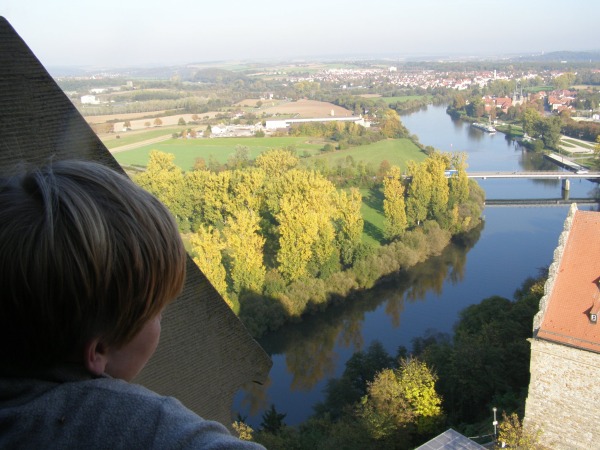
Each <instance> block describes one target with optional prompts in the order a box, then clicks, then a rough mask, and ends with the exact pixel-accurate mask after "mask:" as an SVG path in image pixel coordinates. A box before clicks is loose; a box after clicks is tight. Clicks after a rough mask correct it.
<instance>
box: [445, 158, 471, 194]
mask: <svg viewBox="0 0 600 450" xmlns="http://www.w3.org/2000/svg"><path fill="white" fill-rule="evenodd" d="M452 167H453V168H454V170H456V173H453V174H452V175H451V176H450V179H449V180H448V187H449V198H448V204H449V206H454V205H460V204H462V203H464V202H466V201H467V200H468V199H469V177H468V176H467V154H466V153H464V152H457V153H454V154H453V155H452Z"/></svg>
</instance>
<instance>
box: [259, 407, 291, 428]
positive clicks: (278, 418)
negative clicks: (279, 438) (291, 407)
mask: <svg viewBox="0 0 600 450" xmlns="http://www.w3.org/2000/svg"><path fill="white" fill-rule="evenodd" d="M286 415H287V414H282V413H278V412H277V410H276V409H275V405H273V404H271V408H269V409H268V410H267V411H265V413H264V414H263V415H262V422H261V423H260V428H261V430H263V431H266V432H267V433H271V434H277V433H279V432H280V431H281V430H282V429H283V428H284V427H285V423H284V422H283V419H285V416H286Z"/></svg>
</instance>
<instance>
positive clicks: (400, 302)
mask: <svg viewBox="0 0 600 450" xmlns="http://www.w3.org/2000/svg"><path fill="white" fill-rule="evenodd" d="M483 227H484V225H483V222H482V224H481V225H480V226H479V227H477V228H476V229H474V230H473V231H472V232H471V233H469V234H468V235H467V236H464V238H463V239H461V241H460V242H456V243H452V244H451V245H449V246H447V247H446V248H445V249H444V251H443V252H442V254H440V255H439V256H436V257H433V258H430V259H428V260H427V261H426V262H424V263H420V264H417V265H416V266H414V267H412V268H411V269H410V270H408V271H402V272H400V273H398V274H395V275H393V276H390V277H388V278H386V279H385V280H382V281H381V282H380V283H379V284H378V285H377V286H376V287H375V288H373V289H370V290H367V291H363V292H358V293H355V294H353V295H352V296H350V297H348V298H346V299H345V300H344V301H343V302H340V303H338V304H336V305H334V306H332V307H330V308H328V309H327V310H326V311H325V312H321V313H318V314H316V315H314V316H311V317H308V318H305V319H304V320H303V321H302V322H301V323H296V324H290V325H287V326H285V327H284V328H283V329H282V330H280V331H278V332H277V333H272V334H270V335H267V336H265V337H264V338H263V339H261V340H260V343H261V345H262V346H263V348H264V349H265V350H266V351H267V353H269V354H270V355H282V357H283V359H284V361H285V370H286V372H287V374H288V375H289V376H290V377H291V379H290V384H289V392H288V398H289V395H290V394H292V393H306V392H310V391H312V390H314V389H315V388H316V387H319V386H320V387H321V388H322V384H323V382H324V380H327V379H329V378H331V377H333V376H337V375H339V372H340V367H341V368H342V369H343V363H344V362H345V361H344V362H342V361H340V358H341V355H342V354H343V355H346V354H352V353H353V352H356V351H359V350H362V349H364V348H365V337H364V335H363V332H364V327H365V317H366V315H367V314H368V313H372V312H375V311H377V310H382V311H383V313H384V314H385V316H386V317H387V321H388V322H389V329H390V330H396V329H398V328H399V327H400V326H401V323H402V320H401V319H402V313H403V311H404V309H405V305H406V304H411V303H415V302H418V301H422V300H424V299H425V298H426V296H427V294H435V295H436V296H439V295H441V293H442V291H443V287H444V284H445V282H447V281H448V280H449V281H450V282H451V283H458V282H460V281H462V279H463V278H464V270H465V262H466V258H467V253H468V251H469V250H470V248H471V247H472V246H473V245H475V243H476V242H477V241H478V240H479V237H480V235H481V231H482V230H483ZM434 313H435V307H434V306H433V305H432V308H431V314H434ZM368 340H369V342H370V340H371V337H369V339H368ZM344 359H347V358H344ZM280 369H281V368H279V367H274V369H273V371H272V372H271V374H270V377H269V382H268V384H267V385H266V386H264V387H258V386H253V387H251V388H248V389H246V392H245V394H244V396H243V397H242V398H240V399H238V401H239V404H240V406H242V407H243V408H244V409H246V413H249V414H250V415H251V416H256V415H258V414H259V413H260V412H261V411H263V410H265V409H266V408H268V407H269V406H270V403H273V402H275V398H274V397H272V396H270V395H267V394H266V392H267V391H269V390H272V389H273V382H272V380H276V379H277V377H278V376H280V375H281V373H280ZM290 406H291V405H290ZM295 407H296V408H298V407H299V405H295ZM311 407H312V404H310V405H301V409H302V410H304V414H303V415H304V416H305V415H307V414H310V408H311ZM280 409H281V408H280V407H279V406H278V410H280ZM281 410H282V411H284V412H288V416H295V415H297V414H296V412H297V411H294V412H292V413H291V414H290V411H289V410H288V409H285V407H284V408H283V409H281ZM255 420H256V419H255ZM288 423H290V422H288Z"/></svg>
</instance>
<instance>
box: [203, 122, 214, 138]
mask: <svg viewBox="0 0 600 450" xmlns="http://www.w3.org/2000/svg"><path fill="white" fill-rule="evenodd" d="M211 135H212V127H211V126H210V124H209V125H207V126H206V130H204V132H203V133H202V136H204V137H205V138H209V137H210V136H211Z"/></svg>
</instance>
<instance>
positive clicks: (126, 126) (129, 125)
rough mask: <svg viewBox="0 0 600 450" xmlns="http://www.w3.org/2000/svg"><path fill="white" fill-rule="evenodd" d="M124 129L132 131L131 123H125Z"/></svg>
mask: <svg viewBox="0 0 600 450" xmlns="http://www.w3.org/2000/svg"><path fill="white" fill-rule="evenodd" d="M123 128H125V129H127V130H130V129H131V122H130V121H129V120H126V121H125V122H123Z"/></svg>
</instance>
